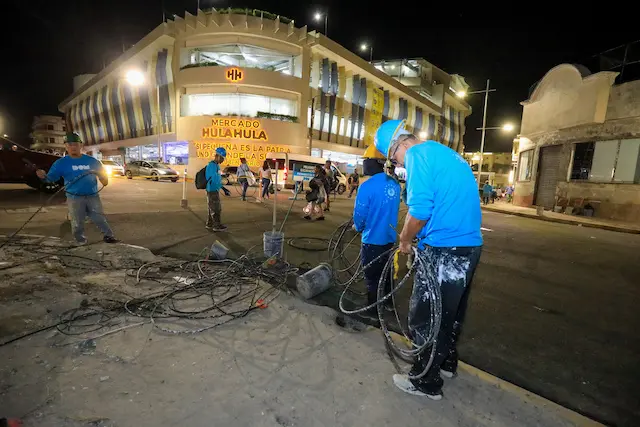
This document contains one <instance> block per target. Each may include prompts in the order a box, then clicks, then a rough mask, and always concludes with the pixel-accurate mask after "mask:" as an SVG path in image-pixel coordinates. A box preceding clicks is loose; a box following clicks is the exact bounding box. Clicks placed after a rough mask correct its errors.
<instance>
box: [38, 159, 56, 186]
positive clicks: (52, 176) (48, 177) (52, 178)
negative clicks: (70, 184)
mask: <svg viewBox="0 0 640 427" xmlns="http://www.w3.org/2000/svg"><path fill="white" fill-rule="evenodd" d="M60 160H62V159H58V160H56V161H55V162H53V164H52V165H51V167H50V168H49V172H45V171H44V170H42V169H38V170H37V171H36V175H38V178H40V179H42V180H45V181H49V182H58V181H59V180H60V178H62V173H61V172H60V167H59V163H58V162H59V161H60Z"/></svg>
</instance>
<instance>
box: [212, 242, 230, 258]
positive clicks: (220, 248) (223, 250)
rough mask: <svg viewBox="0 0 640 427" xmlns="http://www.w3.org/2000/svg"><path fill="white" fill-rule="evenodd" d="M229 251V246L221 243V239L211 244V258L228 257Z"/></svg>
mask: <svg viewBox="0 0 640 427" xmlns="http://www.w3.org/2000/svg"><path fill="white" fill-rule="evenodd" d="M228 253H229V248H227V247H226V246H225V245H223V244H222V243H220V241H219V240H216V241H215V242H214V243H213V245H211V254H210V255H211V258H213V259H226V258H227V254H228Z"/></svg>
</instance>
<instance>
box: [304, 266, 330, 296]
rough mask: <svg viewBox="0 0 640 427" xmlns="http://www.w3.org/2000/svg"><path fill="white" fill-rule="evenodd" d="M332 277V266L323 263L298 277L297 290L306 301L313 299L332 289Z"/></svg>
mask: <svg viewBox="0 0 640 427" xmlns="http://www.w3.org/2000/svg"><path fill="white" fill-rule="evenodd" d="M332 276H333V273H332V270H331V266H330V265H329V264H325V263H322V264H320V265H319V266H317V267H316V268H314V269H312V270H309V271H307V272H306V273H304V274H303V275H302V276H298V279H297V280H296V288H297V289H298V292H300V295H302V297H303V298H304V299H311V298H313V297H315V296H316V295H318V294H321V293H322V292H324V291H326V290H327V289H329V288H330V287H331V278H332Z"/></svg>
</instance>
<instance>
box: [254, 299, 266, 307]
mask: <svg viewBox="0 0 640 427" xmlns="http://www.w3.org/2000/svg"><path fill="white" fill-rule="evenodd" d="M256 307H258V308H267V307H269V306H268V305H267V303H266V302H264V300H263V299H262V298H260V299H259V300H258V301H256Z"/></svg>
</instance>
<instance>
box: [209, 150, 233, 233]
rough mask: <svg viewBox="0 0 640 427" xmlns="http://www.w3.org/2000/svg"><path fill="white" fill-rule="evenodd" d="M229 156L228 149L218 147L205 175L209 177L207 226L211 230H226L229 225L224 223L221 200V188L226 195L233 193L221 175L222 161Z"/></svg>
mask: <svg viewBox="0 0 640 427" xmlns="http://www.w3.org/2000/svg"><path fill="white" fill-rule="evenodd" d="M226 157H227V150H225V149H224V148H223V147H218V148H216V152H215V156H214V157H213V160H211V161H210V162H209V163H208V164H207V166H206V168H205V176H206V178H207V207H208V208H209V213H208V215H207V223H206V225H205V227H206V228H207V230H209V231H224V230H226V229H227V226H226V225H224V224H222V219H221V214H222V203H221V202H220V190H222V191H223V192H224V195H225V196H229V195H231V193H230V192H229V190H227V189H226V188H224V187H223V186H222V178H221V177H220V163H222V162H224V159H225V158H226Z"/></svg>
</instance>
